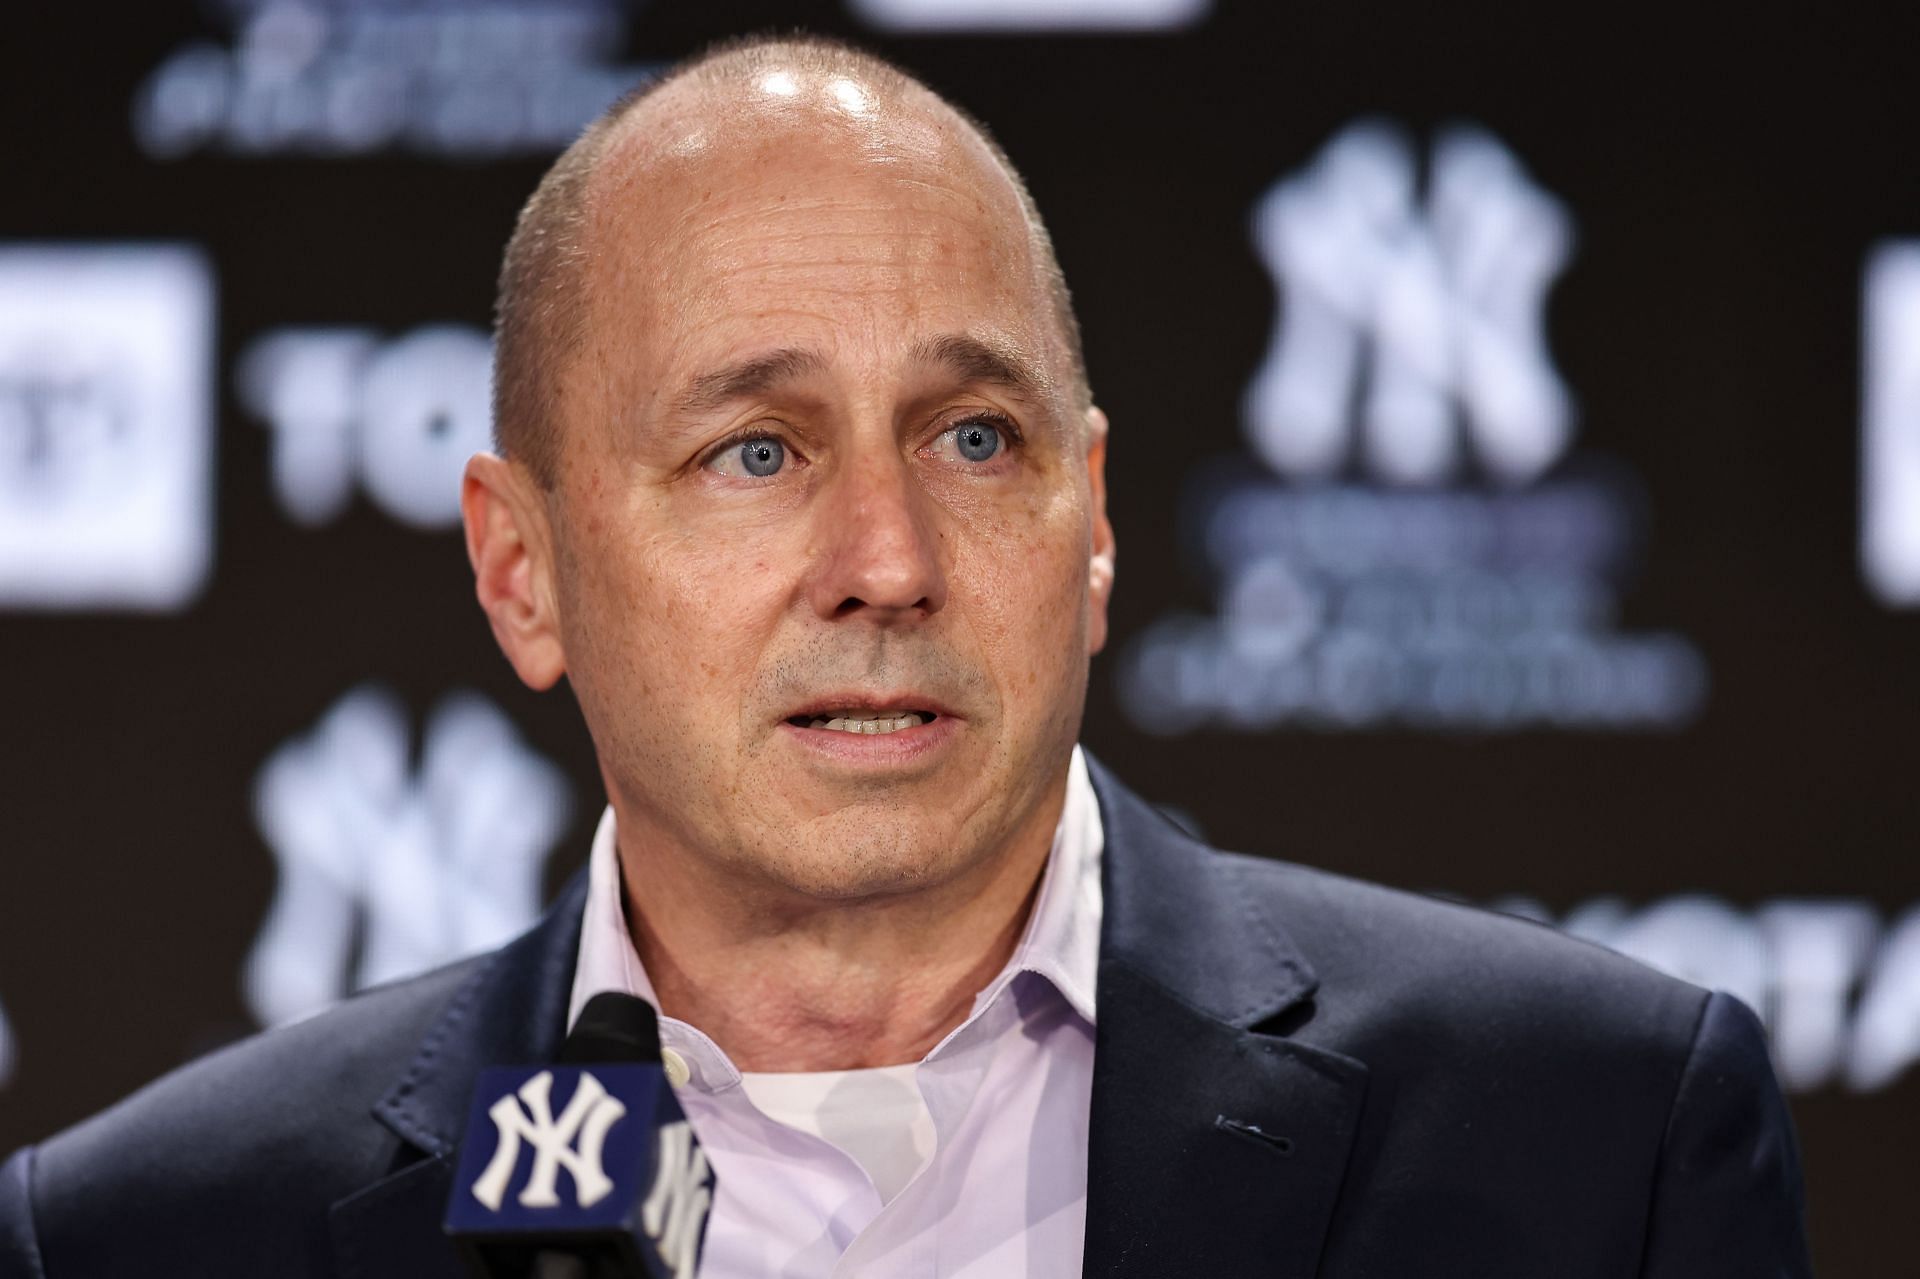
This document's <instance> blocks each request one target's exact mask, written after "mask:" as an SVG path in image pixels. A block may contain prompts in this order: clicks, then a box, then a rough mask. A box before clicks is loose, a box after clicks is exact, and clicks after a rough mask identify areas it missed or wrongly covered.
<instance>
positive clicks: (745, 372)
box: [678, 346, 827, 416]
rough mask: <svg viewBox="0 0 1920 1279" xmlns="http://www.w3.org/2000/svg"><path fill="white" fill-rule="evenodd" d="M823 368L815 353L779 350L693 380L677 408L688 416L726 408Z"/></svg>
mask: <svg viewBox="0 0 1920 1279" xmlns="http://www.w3.org/2000/svg"><path fill="white" fill-rule="evenodd" d="M826 366H827V359H826V357H825V356H824V355H821V354H820V353H819V352H818V351H810V350H807V349H806V348H804V347H792V346H789V347H782V348H781V349H780V350H778V351H770V352H768V353H767V354H765V355H756V356H754V357H752V358H751V359H746V360H741V361H739V362H738V363H736V364H729V365H726V366H725V367H723V368H718V369H715V370H713V371H712V372H710V373H702V374H701V375H700V376H699V377H697V378H695V379H693V383H692V385H690V386H689V387H688V388H687V393H686V394H685V395H683V396H681V397H680V403H679V405H678V408H679V411H680V412H681V413H682V414H685V415H688V416H691V415H694V414H698V413H705V412H708V411H710V410H713V409H717V408H719V407H720V406H721V405H723V404H730V403H732V402H733V401H734V400H740V399H746V398H748V397H749V396H755V395H764V394H766V393H767V392H768V391H770V390H772V389H773V388H774V387H776V386H778V385H780V384H781V383H782V382H793V381H798V380H799V379H800V378H803V377H806V376H807V375H808V374H810V373H818V372H819V371H820V370H821V369H824V368H825V367H826Z"/></svg>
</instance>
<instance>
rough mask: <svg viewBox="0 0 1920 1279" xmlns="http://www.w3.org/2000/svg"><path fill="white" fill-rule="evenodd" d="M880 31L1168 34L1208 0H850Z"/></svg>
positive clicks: (1200, 13) (1199, 13)
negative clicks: (1133, 32) (1164, 32)
mask: <svg viewBox="0 0 1920 1279" xmlns="http://www.w3.org/2000/svg"><path fill="white" fill-rule="evenodd" d="M852 6H853V11H854V12H855V13H857V14H859V15H860V17H861V18H863V19H864V20H865V21H866V22H867V24H868V25H869V26H874V27H879V28H880V29H882V30H884V31H1170V30H1174V29H1176V28H1179V27H1187V26H1192V25H1193V24H1194V23H1196V22H1198V21H1200V19H1202V18H1204V17H1206V16H1207V13H1208V11H1209V10H1211V9H1212V8H1213V0H852Z"/></svg>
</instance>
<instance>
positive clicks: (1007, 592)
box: [956, 498, 1087, 714]
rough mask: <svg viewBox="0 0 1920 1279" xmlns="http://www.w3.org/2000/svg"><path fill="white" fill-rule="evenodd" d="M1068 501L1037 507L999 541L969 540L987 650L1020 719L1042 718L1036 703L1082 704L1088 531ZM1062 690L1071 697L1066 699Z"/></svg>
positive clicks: (973, 591)
mask: <svg viewBox="0 0 1920 1279" xmlns="http://www.w3.org/2000/svg"><path fill="white" fill-rule="evenodd" d="M1085 526H1086V520H1085V518H1084V514H1083V512H1082V510H1081V508H1080V506H1079V505H1078V504H1077V503H1075V502H1073V501H1072V500H1070V499H1068V498H1061V499H1057V500H1056V501H1054V502H1052V503H1048V504H1041V505H1038V506H1037V507H1036V508H1035V509H1033V510H1031V511H1029V512H1028V513H1026V515H1025V517H1024V518H1021V519H1019V520H1011V521H1008V522H1007V524H1006V526H1005V527H1003V528H1000V529H997V530H995V534H996V535H995V536H991V537H973V538H968V539H966V543H967V545H968V546H969V548H970V549H969V551H968V553H967V565H966V570H967V571H966V572H965V573H963V574H956V576H964V577H966V578H968V579H970V581H969V594H970V595H971V596H972V597H973V600H974V603H975V609H976V612H977V614H978V618H979V620H978V621H977V622H976V627H977V629H978V630H979V632H980V638H981V641H982V646H983V648H984V649H985V653H986V657H987V660H988V662H989V663H990V664H991V666H992V667H993V669H994V672H995V677H996V682H998V683H999V685H1000V687H1001V690H1002V693H1003V696H1005V697H1006V698H1007V700H1008V703H1009V709H1010V710H1015V712H1016V713H1019V710H1018V708H1019V707H1020V706H1025V707H1026V708H1027V710H1028V711H1029V713H1032V714H1044V713H1045V711H1046V710H1047V708H1046V707H1044V706H1040V705H1035V704H1033V699H1035V698H1036V697H1038V698H1041V699H1043V700H1044V699H1048V698H1055V699H1064V700H1071V701H1076V702H1077V695H1070V694H1072V690H1077V689H1078V687H1079V685H1080V683H1081V682H1082V681H1083V679H1084V674H1083V669H1082V668H1083V667H1084V663H1085V654H1086V639H1085V635H1086V613H1087V554H1086V550H1085V547H1086V542H1087V530H1086V527H1085ZM1063 689H1064V690H1065V692H1063Z"/></svg>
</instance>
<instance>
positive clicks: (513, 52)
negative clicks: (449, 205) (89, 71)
mask: <svg viewBox="0 0 1920 1279" xmlns="http://www.w3.org/2000/svg"><path fill="white" fill-rule="evenodd" d="M210 7H211V8H213V9H215V10H216V11H217V13H218V14H219V16H222V17H226V18H228V20H229V21H231V23H232V24H233V28H234V31H233V38H232V41H231V45H230V46H224V45H220V44H215V43H212V42H209V41H204V40H197V41H194V42H192V43H189V44H186V45H183V46H182V47H180V48H179V49H177V50H175V51H174V52H173V53H172V54H171V55H170V56H169V57H168V58H167V59H166V60H165V61H164V62H162V63H161V64H160V66H159V67H158V68H156V69H155V70H154V72H153V74H152V75H151V76H149V77H148V78H147V81H146V83H145V84H143V85H142V86H141V87H140V90H139V93H138V94H137V96H136V97H135V99H134V104H133V129H134V137H135V138H136V139H137V140H138V142H139V144H140V147H141V149H142V150H144V151H145V152H146V153H147V154H148V155H150V156H152V157H154V158H156V159H163V160H164V159H172V158H174V157H177V156H182V155H188V154H191V153H193V152H196V151H201V150H207V149H218V150H222V151H226V152H229V153H231V154H236V155H286V154H297V155H316V156H351V155H366V154H369V153H373V152H380V151H411V152H414V153H417V154H424V155H434V156H445V157H489V156H501V155H513V154H529V153H532V154H539V153H550V152H554V151H558V150H560V149H561V148H563V147H565V146H566V145H567V144H568V143H570V142H572V141H573V140H574V138H575V137H577V136H578V135H579V133H580V130H581V129H583V128H584V127H586V124H587V122H588V121H590V120H592V119H593V118H594V117H595V116H597V115H598V114H600V112H601V111H602V110H603V109H604V108H605V107H607V106H608V105H609V104H610V103H612V102H613V101H614V99H615V98H617V97H619V96H620V94H622V93H624V92H626V91H627V90H628V89H630V88H632V87H633V86H634V85H636V84H638V83H640V82H641V81H643V80H644V79H646V77H647V76H648V75H650V74H652V73H653V68H652V67H648V66H635V65H623V64H621V63H620V62H619V61H618V59H619V57H620V55H621V52H622V51H623V50H624V48H625V46H626V43H627V13H626V6H625V5H624V4H622V3H621V0H380V3H377V4H373V3H339V2H338V0H306V2H305V3H302V2H301V0H225V2H224V3H222V4H220V5H217V6H210Z"/></svg>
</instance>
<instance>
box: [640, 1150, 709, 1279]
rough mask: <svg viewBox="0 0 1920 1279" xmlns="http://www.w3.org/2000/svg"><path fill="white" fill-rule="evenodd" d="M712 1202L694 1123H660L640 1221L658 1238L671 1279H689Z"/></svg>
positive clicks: (705, 1155)
mask: <svg viewBox="0 0 1920 1279" xmlns="http://www.w3.org/2000/svg"><path fill="white" fill-rule="evenodd" d="M712 1206H713V1186H712V1183H711V1181H710V1179H709V1177H708V1168H707V1152H706V1151H704V1150H702V1149H700V1147H699V1146H698V1145H696V1144H694V1140H693V1129H692V1128H690V1127H688V1126H687V1122H686V1121H685V1120H684V1119H683V1120H679V1121H677V1122H675V1123H670V1124H667V1125H665V1126H664V1127H662V1128H661V1129H660V1161H659V1164H658V1166H657V1167H656V1168H655V1169H654V1173H653V1189H652V1191H651V1192H649V1193H648V1195H647V1202H646V1203H645V1204H643V1205H641V1208H640V1222H641V1225H642V1226H644V1227H645V1229H646V1232H647V1234H648V1235H650V1236H651V1237H652V1238H654V1239H656V1240H658V1241H659V1245H660V1256H661V1259H662V1260H663V1261H665V1262H666V1263H667V1265H668V1267H669V1268H670V1269H671V1270H672V1272H673V1275H674V1277H675V1279H691V1276H692V1275H693V1267H694V1263H695V1262H696V1261H697V1260H698V1259H699V1256H700V1237H701V1234H702V1232H703V1231H704V1230H705V1229H706V1225H707V1210H708V1209H709V1208H711V1207H712Z"/></svg>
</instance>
